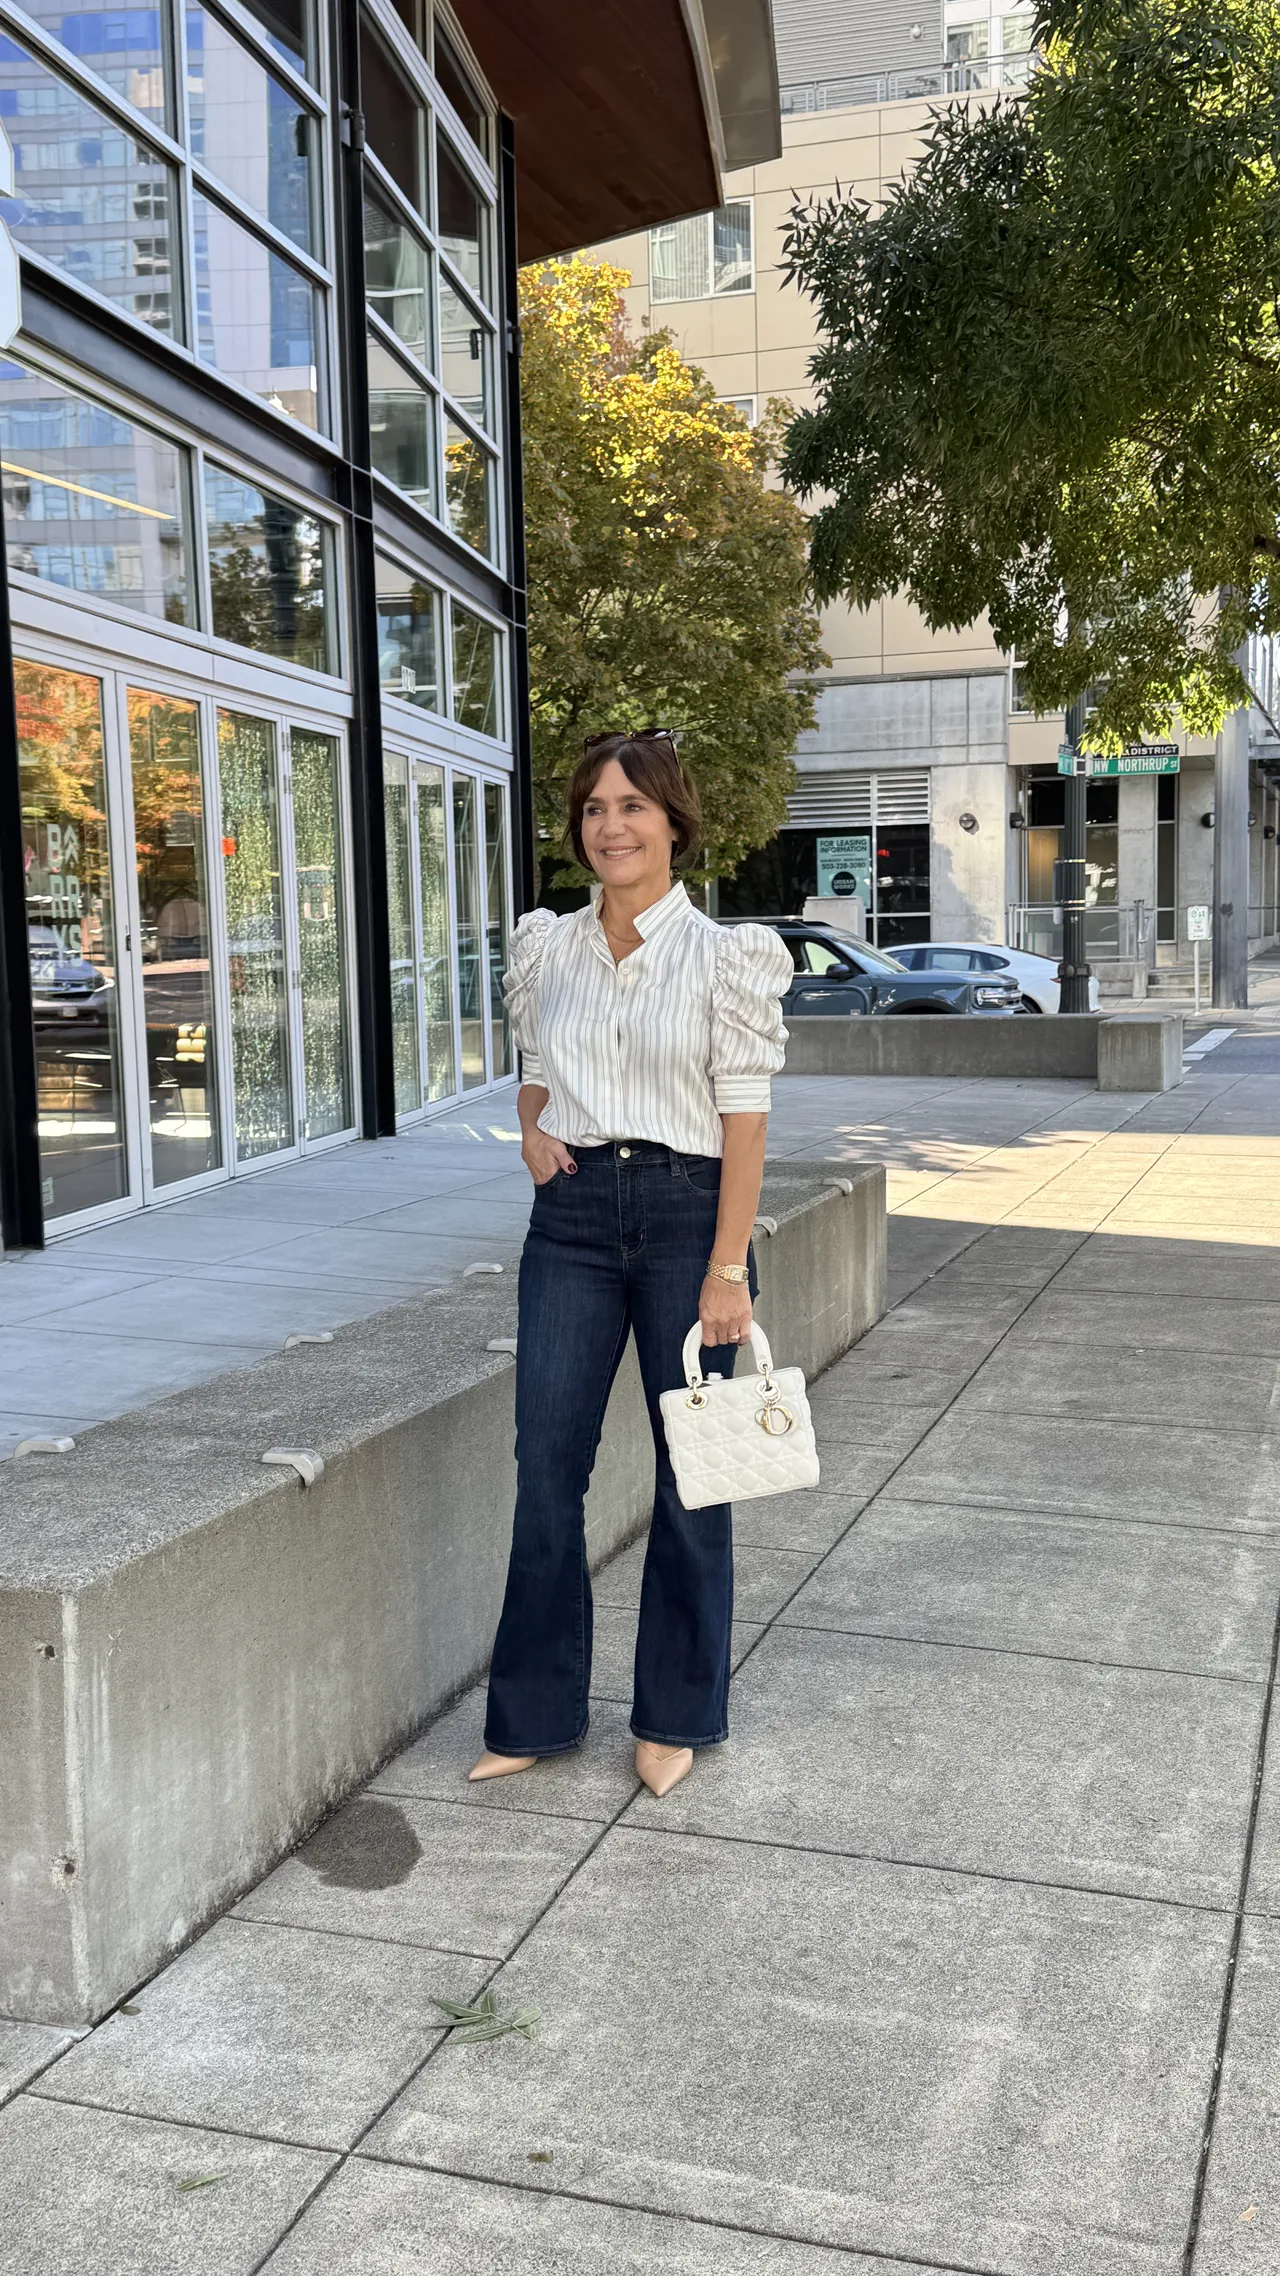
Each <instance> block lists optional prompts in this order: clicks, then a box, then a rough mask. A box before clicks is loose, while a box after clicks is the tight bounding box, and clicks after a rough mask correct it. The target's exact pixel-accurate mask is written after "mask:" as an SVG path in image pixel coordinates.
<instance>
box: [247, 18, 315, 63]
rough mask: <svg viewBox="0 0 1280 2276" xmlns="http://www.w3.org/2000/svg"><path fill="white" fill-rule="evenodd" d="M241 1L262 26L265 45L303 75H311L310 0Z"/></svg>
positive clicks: (311, 26) (312, 45) (311, 28)
mask: <svg viewBox="0 0 1280 2276" xmlns="http://www.w3.org/2000/svg"><path fill="white" fill-rule="evenodd" d="M243 4H244V7H245V8H246V9H247V11H248V13H249V14H250V15H251V16H252V17H254V18H255V20H256V21H257V23H258V24H259V25H260V26H261V29H262V33H263V36H264V38H265V39H266V42H267V45H268V47H271V48H273V49H274V50H275V53H276V54H277V55H282V56H283V57H284V59H285V62H286V63H291V64H292V65H293V68H294V70H295V71H300V72H301V73H302V74H303V76H304V78H307V79H314V78H315V76H316V73H315V60H314V55H313V47H314V42H313V39H312V32H313V29H314V27H313V24H312V17H311V0H243Z"/></svg>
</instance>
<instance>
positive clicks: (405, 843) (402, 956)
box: [382, 751, 422, 1114]
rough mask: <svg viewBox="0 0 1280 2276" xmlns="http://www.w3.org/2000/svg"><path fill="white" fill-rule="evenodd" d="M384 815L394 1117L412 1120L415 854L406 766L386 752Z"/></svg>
mask: <svg viewBox="0 0 1280 2276" xmlns="http://www.w3.org/2000/svg"><path fill="white" fill-rule="evenodd" d="M382 797H383V812H384V816H385V821H386V833H387V927H388V931H389V934H390V954H391V1049H392V1053H393V1058H394V1065H395V1085H396V1113H397V1114H413V1113H414V1112H415V1111H416V1110H417V1108H418V1107H420V1106H421V1104H422V1077H421V1074H420V1072H419V1058H418V1001H417V989H416V986H415V983H414V969H415V964H416V961H417V959H416V956H415V951H414V923H413V904H414V890H413V848H412V837H411V832H410V828H409V762H408V760H407V759H403V758H400V757H398V756H397V754H396V753H395V752H392V751H388V752H387V753H386V754H385V756H384V758H383V762H382Z"/></svg>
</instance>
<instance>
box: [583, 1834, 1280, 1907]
mask: <svg viewBox="0 0 1280 2276" xmlns="http://www.w3.org/2000/svg"><path fill="white" fill-rule="evenodd" d="M616 1830H617V1831H618V1832H620V1833H638V1834H643V1835H645V1837H646V1838H650V1837H653V1836H657V1835H662V1834H666V1835H669V1836H670V1838H671V1840H673V1841H715V1842H719V1843H721V1844H722V1845H723V1846H724V1847H725V1848H728V1849H773V1850H785V1851H787V1853H788V1854H789V1855H790V1856H793V1857H830V1858H842V1859H844V1861H845V1862H846V1863H853V1864H856V1865H883V1866H884V1867H885V1868H886V1869H887V1870H889V1871H891V1872H895V1873H896V1872H902V1873H944V1874H946V1875H948V1876H949V1877H950V1878H951V1879H952V1880H957V1881H990V1882H992V1883H993V1884H994V1885H995V1886H996V1887H997V1888H1002V1889H1051V1890H1052V1891H1053V1892H1054V1893H1055V1895H1057V1896H1062V1897H1097V1898H1098V1899H1099V1900H1100V1901H1101V1902H1103V1903H1106V1904H1123V1905H1155V1906H1156V1907H1158V1909H1159V1910H1160V1911H1162V1912H1187V1913H1196V1914H1198V1915H1202V1916H1203V1917H1204V1918H1205V1919H1208V1920H1227V1919H1230V1918H1231V1917H1232V1914H1233V1908H1232V1905H1231V1903H1230V1901H1229V1900H1228V1901H1227V1902H1226V1903H1224V1904H1220V1905H1215V1904H1210V1903H1208V1902H1207V1901H1201V1900H1198V1899H1196V1898H1194V1897H1166V1896H1160V1895H1153V1894H1151V1893H1150V1892H1149V1891H1147V1890H1145V1889H1112V1888H1100V1887H1098V1886H1097V1885H1096V1883H1094V1882H1092V1881H1050V1880H1047V1879H1042V1878H1041V1876H1040V1875H1038V1874H1035V1873H999V1872H997V1871H996V1870H995V1868H994V1867H993V1866H988V1865H949V1864H948V1863H947V1862H946V1860H945V1859H939V1858H931V1857H893V1856H890V1855H889V1854H888V1853H887V1852H886V1851H883V1850H878V1849H828V1848H826V1847H825V1846H824V1845H823V1844H821V1843H819V1842H812V1841H793V1840H788V1838H787V1836H786V1835H785V1834H763V1833H723V1832H721V1831H720V1830H719V1829H718V1828H716V1827H708V1826H681V1825H675V1824H671V1825H657V1824H655V1823H654V1821H653V1820H652V1819H651V1818H634V1819H633V1820H632V1821H631V1823H630V1824H629V1825H625V1826H620V1827H618V1828H617V1829H616ZM1258 1917H1259V1918H1268V1917H1270V1916H1268V1915H1265V1914H1260V1915H1259V1916H1258Z"/></svg>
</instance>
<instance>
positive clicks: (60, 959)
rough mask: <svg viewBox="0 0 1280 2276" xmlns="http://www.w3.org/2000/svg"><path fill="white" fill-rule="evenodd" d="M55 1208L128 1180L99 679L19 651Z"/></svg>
mask: <svg viewBox="0 0 1280 2276" xmlns="http://www.w3.org/2000/svg"><path fill="white" fill-rule="evenodd" d="M13 684H14V697H15V701H16V706H17V715H18V765H19V769H20V781H21V788H22V849H23V860H24V863H25V867H26V880H27V936H28V942H29V946H30V954H31V991H32V996H33V999H34V1008H35V1031H36V1064H37V1070H38V1082H39V1135H40V1169H41V1176H42V1179H43V1193H44V1213H45V1216H46V1218H54V1217H68V1216H71V1215H72V1214H74V1212H75V1211H77V1210H80V1209H92V1208H96V1207H97V1206H99V1205H100V1204H101V1203H102V1202H105V1201H118V1200H120V1199H121V1197H122V1196H123V1195H124V1194H125V1193H126V1192H127V1191H128V1170H127V1167H126V1160H125V1127H124V1093H123V1086H122V1083H121V1075H120V1009H119V992H118V990H117V987H116V942H115V896H114V893H113V892H112V881H111V853H110V842H109V839H108V833H107V779H106V765H105V756H104V750H103V740H102V686H101V682H100V681H98V680H96V679H93V678H91V677H90V676H89V675H88V674H87V673H85V672H55V671H52V670H50V669H49V668H48V667H47V666H45V665H43V664H27V663H22V662H16V663H15V664H14V667H13Z"/></svg>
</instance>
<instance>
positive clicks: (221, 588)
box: [205, 465, 336, 672]
mask: <svg viewBox="0 0 1280 2276" xmlns="http://www.w3.org/2000/svg"><path fill="white" fill-rule="evenodd" d="M205 518H206V523H207V527H208V533H209V583H210V589H211V593H212V599H213V630H214V632H215V633H216V634H217V636H218V638H219V639H220V640H234V641H236V642H237V643H238V644H239V646H240V647H242V648H256V649H257V650H258V651H259V652H260V653H261V654H262V655H265V656H284V657H287V658H288V659H289V661H290V662H292V663H294V664H304V665H305V666H306V667H307V669H308V671H312V672H327V671H331V670H333V668H334V663H335V662H336V659H335V658H334V657H332V655H331V651H330V642H329V637H328V627H327V621H326V618H327V611H326V600H327V590H328V582H329V562H328V558H327V556H328V551H329V546H328V536H327V533H326V531H325V529H324V526H323V524H322V523H320V522H318V521H316V520H315V518H314V516H312V515H311V514H306V513H303V512H302V510H301V508H300V507H298V506H291V505H290V504H289V503H288V502H287V500H285V499H284V498H275V497H273V496H272V495H271V493H270V491H267V490H258V489H256V488H255V487H254V485H253V484H252V483H250V482H242V481H241V480H240V478H239V476H238V475H234V474H228V473H226V472H224V470H223V469H222V468H221V467H218V466H212V465H209V466H206V468H205Z"/></svg>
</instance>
